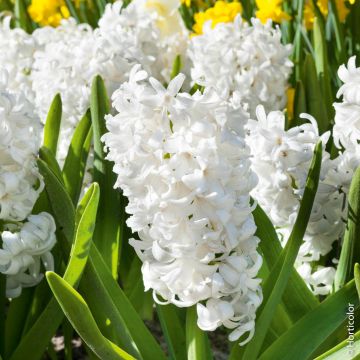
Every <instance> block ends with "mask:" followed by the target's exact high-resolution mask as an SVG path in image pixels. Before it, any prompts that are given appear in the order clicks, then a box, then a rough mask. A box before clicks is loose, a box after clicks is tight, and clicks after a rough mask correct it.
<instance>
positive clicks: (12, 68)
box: [0, 16, 36, 100]
mask: <svg viewBox="0 0 360 360" xmlns="http://www.w3.org/2000/svg"><path fill="white" fill-rule="evenodd" d="M10 22H11V17H10V16H8V17H5V18H4V19H3V20H1V19H0V68H2V69H4V70H6V71H7V72H8V73H9V80H8V84H7V86H8V89H9V90H11V91H22V92H23V93H24V94H25V96H26V98H27V99H29V100H33V97H34V94H33V91H32V84H31V79H30V75H31V71H32V65H33V62H34V58H33V55H34V51H35V49H36V42H35V39H34V38H33V37H32V36H31V35H29V34H27V33H26V32H25V31H24V30H23V29H20V28H15V29H12V28H11V26H10Z"/></svg>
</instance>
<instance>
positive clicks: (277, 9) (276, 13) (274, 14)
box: [256, 0, 290, 24]
mask: <svg viewBox="0 0 360 360" xmlns="http://www.w3.org/2000/svg"><path fill="white" fill-rule="evenodd" d="M256 6H257V8H258V10H257V11H256V17H257V18H258V19H260V21H261V22H262V23H263V24H265V23H266V21H267V20H269V19H271V20H273V21H275V22H277V23H281V22H282V21H283V20H290V16H289V14H287V13H286V12H285V11H284V10H283V9H282V0H256Z"/></svg>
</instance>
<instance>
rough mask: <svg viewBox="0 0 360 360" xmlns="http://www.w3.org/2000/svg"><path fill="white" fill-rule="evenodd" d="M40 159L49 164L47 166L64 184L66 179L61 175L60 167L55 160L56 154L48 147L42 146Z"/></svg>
mask: <svg viewBox="0 0 360 360" xmlns="http://www.w3.org/2000/svg"><path fill="white" fill-rule="evenodd" d="M39 157H40V159H41V160H43V161H44V162H45V163H46V164H47V166H48V167H49V168H50V170H51V171H52V172H53V174H54V175H55V176H56V177H57V179H58V180H59V181H60V182H61V183H62V184H63V183H64V179H63V177H62V174H61V169H60V166H59V164H58V162H57V161H56V159H55V156H54V153H53V152H52V151H51V150H49V149H48V148H47V147H45V146H42V147H41V148H40V150H39Z"/></svg>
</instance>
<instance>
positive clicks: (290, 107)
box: [286, 87, 295, 120]
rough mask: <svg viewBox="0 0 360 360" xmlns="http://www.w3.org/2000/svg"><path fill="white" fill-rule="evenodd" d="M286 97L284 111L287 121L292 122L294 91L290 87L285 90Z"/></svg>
mask: <svg viewBox="0 0 360 360" xmlns="http://www.w3.org/2000/svg"><path fill="white" fill-rule="evenodd" d="M286 95H287V106H286V110H287V114H288V119H289V120H292V119H293V118H294V100H295V89H294V88H292V87H290V88H288V89H287V90H286Z"/></svg>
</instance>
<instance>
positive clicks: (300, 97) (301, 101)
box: [294, 80, 307, 126]
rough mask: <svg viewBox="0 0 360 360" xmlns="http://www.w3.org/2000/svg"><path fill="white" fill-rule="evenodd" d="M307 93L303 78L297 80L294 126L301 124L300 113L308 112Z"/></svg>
mask: <svg viewBox="0 0 360 360" xmlns="http://www.w3.org/2000/svg"><path fill="white" fill-rule="evenodd" d="M306 112H307V109H306V94H305V89H304V84H303V82H302V81H301V80H299V81H297V83H296V88H295V98H294V126H297V125H300V124H301V119H300V114H301V113H306Z"/></svg>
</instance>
